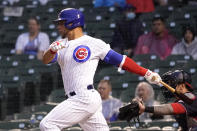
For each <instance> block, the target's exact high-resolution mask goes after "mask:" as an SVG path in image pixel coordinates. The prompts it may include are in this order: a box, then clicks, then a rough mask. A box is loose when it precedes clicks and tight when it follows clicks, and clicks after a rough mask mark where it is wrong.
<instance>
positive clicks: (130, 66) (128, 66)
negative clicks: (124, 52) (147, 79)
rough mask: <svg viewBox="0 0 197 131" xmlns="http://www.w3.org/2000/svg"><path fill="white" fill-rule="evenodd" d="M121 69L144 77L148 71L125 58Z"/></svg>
mask: <svg viewBox="0 0 197 131" xmlns="http://www.w3.org/2000/svg"><path fill="white" fill-rule="evenodd" d="M122 67H123V69H124V70H127V71H129V72H132V73H135V74H138V75H141V76H144V75H145V74H146V72H147V70H148V69H146V68H143V67H141V66H139V65H138V64H137V63H136V62H135V61H133V60H132V59H130V58H129V57H126V59H125V62H124V64H123V66H122Z"/></svg>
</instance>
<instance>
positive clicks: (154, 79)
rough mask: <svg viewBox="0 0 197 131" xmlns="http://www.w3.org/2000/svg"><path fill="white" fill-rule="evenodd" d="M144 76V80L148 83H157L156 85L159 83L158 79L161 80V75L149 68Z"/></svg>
mask: <svg viewBox="0 0 197 131" xmlns="http://www.w3.org/2000/svg"><path fill="white" fill-rule="evenodd" d="M144 77H145V78H146V80H147V81H148V82H149V83H150V84H157V85H159V86H160V85H161V84H160V81H161V77H160V76H159V74H158V73H155V72H152V71H150V70H148V71H147V72H146V74H145V76H144Z"/></svg>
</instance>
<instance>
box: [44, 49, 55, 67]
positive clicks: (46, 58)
mask: <svg viewBox="0 0 197 131" xmlns="http://www.w3.org/2000/svg"><path fill="white" fill-rule="evenodd" d="M55 55H56V53H54V52H51V50H50V49H48V50H47V51H46V52H45V53H44V55H43V59H42V61H43V63H44V64H48V63H50V62H51V61H52V60H53V59H54V58H55Z"/></svg>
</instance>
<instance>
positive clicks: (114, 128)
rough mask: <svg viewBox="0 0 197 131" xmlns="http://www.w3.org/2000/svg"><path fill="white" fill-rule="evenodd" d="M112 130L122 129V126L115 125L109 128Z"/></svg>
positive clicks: (118, 130)
mask: <svg viewBox="0 0 197 131" xmlns="http://www.w3.org/2000/svg"><path fill="white" fill-rule="evenodd" d="M109 130H110V131H122V128H121V127H120V126H113V127H110V128H109Z"/></svg>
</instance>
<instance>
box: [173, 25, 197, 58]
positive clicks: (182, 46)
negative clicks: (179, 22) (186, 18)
mask: <svg viewBox="0 0 197 131" xmlns="http://www.w3.org/2000/svg"><path fill="white" fill-rule="evenodd" d="M171 54H173V55H180V54H186V55H190V56H192V57H193V59H195V60H197V37H195V31H194V28H193V27H190V26H187V27H186V28H185V29H184V31H183V39H182V41H181V42H180V43H178V44H176V45H175V46H174V47H173V49H172V53H171Z"/></svg>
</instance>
